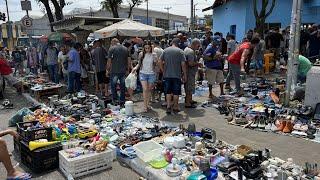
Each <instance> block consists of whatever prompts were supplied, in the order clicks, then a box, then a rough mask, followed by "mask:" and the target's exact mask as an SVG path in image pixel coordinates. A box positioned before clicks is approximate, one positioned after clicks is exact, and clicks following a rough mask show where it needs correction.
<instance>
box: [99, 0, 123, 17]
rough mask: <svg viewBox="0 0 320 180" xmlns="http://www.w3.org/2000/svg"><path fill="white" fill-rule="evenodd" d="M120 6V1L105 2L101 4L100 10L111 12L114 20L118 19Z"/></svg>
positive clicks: (110, 0) (106, 0)
mask: <svg viewBox="0 0 320 180" xmlns="http://www.w3.org/2000/svg"><path fill="white" fill-rule="evenodd" d="M121 4H122V0H105V1H102V2H101V6H102V9H105V10H108V11H111V12H112V15H113V17H114V18H119V12H118V9H119V7H120V5H121Z"/></svg>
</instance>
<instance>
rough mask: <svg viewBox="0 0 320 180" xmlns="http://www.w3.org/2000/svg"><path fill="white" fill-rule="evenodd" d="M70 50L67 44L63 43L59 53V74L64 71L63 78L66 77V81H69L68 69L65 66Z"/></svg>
mask: <svg viewBox="0 0 320 180" xmlns="http://www.w3.org/2000/svg"><path fill="white" fill-rule="evenodd" d="M67 54H68V52H67V49H66V46H65V45H63V46H61V48H60V52H59V54H58V64H59V74H60V72H62V76H63V77H62V78H63V79H64V81H65V82H68V70H67V67H64V66H65V65H64V62H65V61H66V59H67V57H68V55H67Z"/></svg>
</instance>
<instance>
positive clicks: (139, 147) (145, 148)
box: [133, 140, 164, 162]
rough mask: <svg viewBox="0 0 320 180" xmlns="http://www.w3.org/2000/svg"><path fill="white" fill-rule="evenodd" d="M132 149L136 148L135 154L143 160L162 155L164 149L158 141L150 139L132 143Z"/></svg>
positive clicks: (146, 160)
mask: <svg viewBox="0 0 320 180" xmlns="http://www.w3.org/2000/svg"><path fill="white" fill-rule="evenodd" d="M133 148H134V150H136V153H137V156H138V157H139V158H140V159H141V160H142V161H144V162H148V161H151V160H153V159H156V158H158V157H159V156H161V155H162V151H163V149H164V147H163V146H161V145H160V144H159V143H157V142H155V141H153V140H150V141H144V142H140V143H138V144H136V145H133Z"/></svg>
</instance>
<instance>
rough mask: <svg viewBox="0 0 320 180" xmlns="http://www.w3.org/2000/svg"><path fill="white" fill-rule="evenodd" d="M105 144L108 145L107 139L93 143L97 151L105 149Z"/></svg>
mask: <svg viewBox="0 0 320 180" xmlns="http://www.w3.org/2000/svg"><path fill="white" fill-rule="evenodd" d="M107 145H108V142H107V141H104V140H99V141H97V142H96V144H95V149H96V151H97V152H102V151H104V150H106V147H107Z"/></svg>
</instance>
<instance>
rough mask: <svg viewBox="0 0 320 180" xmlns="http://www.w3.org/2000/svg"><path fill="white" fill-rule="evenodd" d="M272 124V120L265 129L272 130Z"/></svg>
mask: <svg viewBox="0 0 320 180" xmlns="http://www.w3.org/2000/svg"><path fill="white" fill-rule="evenodd" d="M271 126H272V125H271V122H269V123H268V124H267V125H266V127H265V128H264V129H265V130H271Z"/></svg>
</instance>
